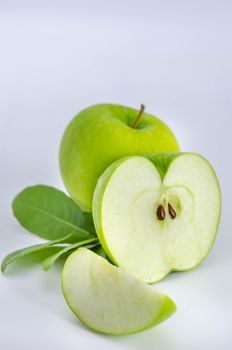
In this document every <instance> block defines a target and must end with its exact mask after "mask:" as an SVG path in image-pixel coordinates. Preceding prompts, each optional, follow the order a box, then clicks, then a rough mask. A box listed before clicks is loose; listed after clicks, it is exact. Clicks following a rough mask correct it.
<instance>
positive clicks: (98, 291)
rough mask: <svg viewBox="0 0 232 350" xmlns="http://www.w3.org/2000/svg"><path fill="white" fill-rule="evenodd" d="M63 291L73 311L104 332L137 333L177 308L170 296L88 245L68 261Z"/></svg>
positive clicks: (156, 322) (92, 326)
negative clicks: (156, 289)
mask: <svg viewBox="0 0 232 350" xmlns="http://www.w3.org/2000/svg"><path fill="white" fill-rule="evenodd" d="M62 290H63V294H64V297H65V299H66V302H67V304H68V305H69V307H70V309H71V310H72V311H73V313H74V314H75V315H76V316H77V317H78V318H79V319H80V320H81V321H82V322H83V323H84V324H86V325H87V326H88V327H90V328H91V329H93V330H95V331H98V332H101V333H107V334H113V335H125V334H130V333H137V332H140V331H143V330H145V329H147V328H150V327H153V326H155V325H156V324H158V323H160V322H161V321H163V320H165V319H166V318H167V317H169V316H170V315H171V314H172V313H173V312H175V310H176V306H175V304H174V303H173V301H172V300H171V299H170V298H169V297H168V296H166V295H164V294H162V293H160V292H158V291H154V290H153V289H152V287H150V286H149V285H147V284H145V283H144V282H142V281H140V280H138V279H136V278H134V277H132V276H130V275H129V274H127V273H126V272H125V271H123V270H121V269H120V268H118V267H116V266H114V265H111V264H110V263H109V262H108V261H107V260H106V259H104V258H102V257H100V256H99V255H97V254H96V253H93V252H92V251H90V250H88V249H86V248H80V249H78V250H77V251H75V252H74V253H72V254H71V255H70V256H69V257H68V259H67V260H66V262H65V265H64V269H63V273H62Z"/></svg>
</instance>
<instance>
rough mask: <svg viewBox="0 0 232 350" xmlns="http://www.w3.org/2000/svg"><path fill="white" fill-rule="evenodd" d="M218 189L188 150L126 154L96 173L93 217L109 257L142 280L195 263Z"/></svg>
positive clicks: (214, 217)
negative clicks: (101, 172) (100, 172)
mask: <svg viewBox="0 0 232 350" xmlns="http://www.w3.org/2000/svg"><path fill="white" fill-rule="evenodd" d="M220 210H221V193H220V188H219V184H218V180H217V177H216V175H215V172H214V170H213V168H212V166H211V165H210V164H209V163H208V162H207V161H206V160H205V159H204V158H203V157H201V156H200V155H197V154H188V153H175V154H172V153H170V154H159V155H150V156H148V157H141V156H134V157H126V158H123V159H120V160H118V161H116V162H114V163H113V164H112V165H110V166H109V167H108V168H107V169H106V170H105V172H104V173H103V174H102V176H101V177H100V178H99V180H98V183H97V186H96V189H95V192H94V198H93V218H94V224H95V227H96V231H97V234H98V237H99V240H100V242H101V244H102V246H103V248H104V250H105V252H106V254H107V255H108V256H109V257H110V259H111V261H112V262H114V263H115V264H116V265H118V266H120V267H122V268H123V269H125V270H126V271H127V272H129V273H131V274H133V275H134V276H135V277H137V278H139V279H141V280H144V281H146V282H148V283H154V282H157V281H158V280H161V279H162V278H163V277H164V276H165V275H167V274H168V273H169V272H170V271H172V270H178V271H183V270H188V269H192V268H193V267H195V266H196V265H198V264H199V263H200V262H201V261H202V260H203V259H204V258H205V257H206V255H207V254H208V252H209V250H210V248H211V247H212V245H213V242H214V240H215V236H216V233H217V228H218V224H219V219H220Z"/></svg>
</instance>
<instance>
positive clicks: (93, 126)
mask: <svg viewBox="0 0 232 350" xmlns="http://www.w3.org/2000/svg"><path fill="white" fill-rule="evenodd" d="M137 115H138V110H136V109H133V108H129V107H125V106H120V105H114V104H99V105H95V106H91V107H88V108H86V109H84V110H82V111H81V112H80V113H78V114H77V115H76V116H75V117H74V118H73V120H72V121H71V122H70V124H69V125H68V127H67V128H66V130H65V132H64V135H63V138H62V141H61V145H60V155H59V159H60V171H61V176H62V179H63V182H64V184H65V187H66V189H67V191H68V192H69V194H70V196H71V197H72V198H73V200H74V201H75V202H76V203H77V204H78V205H79V206H80V207H81V209H82V210H84V211H87V212H91V210H92V196H93V191H94V188H95V186H96V183H97V180H98V178H99V176H100V175H101V174H102V173H103V171H104V170H105V169H106V168H107V167H108V166H109V165H110V164H111V163H112V162H113V161H115V160H117V159H119V158H121V157H123V156H127V155H142V154H147V153H160V152H178V151H179V150H180V149H179V145H178V142H177V140H176V138H175V136H174V134H173V133H172V131H171V130H170V129H169V128H168V126H167V125H166V124H164V123H163V122H162V121H161V120H160V119H158V118H156V117H154V116H152V115H150V114H148V113H145V112H144V113H143V115H142V118H141V120H140V122H139V124H138V126H137V128H136V129H134V128H132V127H131V126H132V125H133V123H134V121H135V119H136V117H137Z"/></svg>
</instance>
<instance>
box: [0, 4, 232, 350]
mask: <svg viewBox="0 0 232 350" xmlns="http://www.w3.org/2000/svg"><path fill="white" fill-rule="evenodd" d="M231 18H232V3H231V1H229V0H228V1H225V0H220V1H213V0H211V1H204V0H201V1H200V0H196V1H184V0H182V1H180V0H177V1H172V0H169V1H168V0H162V1H152V0H151V1H146V0H144V1H136V0H133V1H132V0H131V1H127V0H124V1H123V0H121V1H120V0H118V1H113V0H111V1H109V0H108V1H107V0H105V1H104V0H102V1H94V0H93V1H90V0H86V1H74V0H73V1H71V0H66V1H55V0H54V1H47V0H46V1H45V0H40V1H29V0H28V1H23V0H15V1H14V0H5V1H4V0H1V2H0V225H1V227H0V243H1V248H0V254H1V258H3V257H4V256H5V254H7V253H8V252H10V251H11V250H14V249H17V248H21V247H24V246H26V245H29V244H35V243H36V242H38V241H39V239H37V238H36V237H33V236H31V235H29V234H27V233H26V232H25V231H24V230H23V229H22V228H20V227H19V225H18V224H17V222H16V221H15V219H14V218H13V216H12V213H11V208H10V205H11V201H12V199H13V197H14V196H15V195H16V194H17V193H18V192H19V191H20V190H22V189H23V188H24V187H26V186H29V185H33V184H38V183H43V184H48V185H53V186H57V187H59V188H63V186H62V183H61V179H60V176H59V168H58V159H57V158H58V147H59V142H60V139H61V136H62V133H63V130H64V128H65V127H66V125H67V123H68V122H69V121H70V119H71V118H72V117H73V115H75V114H76V113H77V112H78V111H80V110H81V109H82V108H84V107H86V106H88V105H91V104H95V103H99V102H115V103H121V104H125V105H129V106H133V107H138V106H139V105H140V103H145V104H146V107H147V111H149V112H151V113H154V114H156V115H157V116H159V117H160V118H162V119H164V120H165V121H166V122H167V124H168V125H170V126H171V128H172V129H173V131H174V132H175V134H176V135H177V138H178V139H179V140H180V144H181V147H182V149H183V150H185V151H196V152H199V153H201V154H203V155H204V156H205V157H207V158H208V159H209V160H210V162H211V163H212V164H213V166H214V167H215V169H216V172H217V174H218V177H219V180H220V183H221V188H222V193H223V212H222V221H221V225H220V229H219V234H218V238H217V240H216V243H215V245H214V247H213V250H212V251H211V253H210V255H209V256H208V258H207V259H206V261H205V262H204V263H202V265H201V266H200V267H198V268H197V269H195V270H194V271H192V272H188V273H179V274H173V275H170V276H169V277H167V278H166V279H165V280H164V281H162V282H160V283H159V284H157V285H156V286H154V288H159V289H161V290H162V291H164V292H166V293H167V294H169V295H170V296H171V297H172V298H173V299H174V300H175V302H176V304H177V306H178V312H177V313H176V314H175V315H174V316H173V317H172V318H170V319H169V320H167V321H166V322H164V323H162V324H161V325H159V326H158V327H157V328H154V329H151V330H149V331H146V332H144V333H140V334H137V335H132V336H127V337H111V336H103V335H99V334H96V333H93V332H91V331H89V330H88V329H86V328H85V327H84V326H82V325H81V324H80V323H79V321H78V320H76V319H75V317H74V316H73V314H72V313H71V312H70V311H69V309H68V308H67V307H66V304H65V302H64V300H63V297H62V293H61V289H60V271H61V268H60V267H59V265H58V266H56V267H55V268H54V269H52V270H51V271H49V272H47V273H44V272H42V270H41V269H40V268H39V267H36V266H34V267H32V268H26V267H25V266H24V265H23V264H15V265H14V266H12V268H9V270H8V273H7V274H6V276H0V348H1V349H4V350H8V349H9V350H14V349H18V350H20V349H24V350H27V349H34V350H37V349H47V348H50V349H56V350H61V349H66V350H73V349H80V350H85V349H93V348H95V349H101V350H105V349H111V350H115V349H135V350H136V349H157V350H163V349H165V350H174V349H178V350H182V349H183V350H186V349H188V350H191V349H194V350H195V349H198V350H200V349H212V350H213V349H222V350H227V349H231V342H232V332H231V324H232V316H231V314H232V277H231V276H232V273H231V270H232V253H231V249H232V248H231V245H232V238H231V237H232V234H231V215H232V212H231V197H232V191H231V176H232V174H231V150H232V141H231V138H232V137H231V131H232V130H231V129H232V122H231V118H232V102H231V92H232V89H231V84H232V83H231V82H232V65H231V62H232V48H231V37H232V24H231V23H232V21H231ZM19 267H21V269H20V268H19Z"/></svg>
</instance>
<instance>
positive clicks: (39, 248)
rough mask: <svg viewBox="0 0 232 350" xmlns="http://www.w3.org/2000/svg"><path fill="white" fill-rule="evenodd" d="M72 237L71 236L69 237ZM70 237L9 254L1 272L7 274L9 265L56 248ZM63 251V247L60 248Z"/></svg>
mask: <svg viewBox="0 0 232 350" xmlns="http://www.w3.org/2000/svg"><path fill="white" fill-rule="evenodd" d="M69 236H70V235H69ZM69 236H66V237H63V238H61V239H57V240H54V241H50V242H46V243H43V244H36V245H33V246H30V247H27V248H23V249H19V250H15V251H14V252H12V253H10V254H8V255H7V256H6V257H5V258H4V259H3V261H2V263H1V271H2V273H4V272H5V270H6V268H7V266H8V265H10V264H11V263H13V262H14V261H16V260H18V259H21V258H24V257H26V256H28V255H30V254H33V253H37V252H42V251H44V250H45V249H48V248H50V247H51V246H54V245H56V244H59V243H62V242H63V241H64V240H65V239H67V238H68V237H69ZM60 248H61V249H63V247H60Z"/></svg>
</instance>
